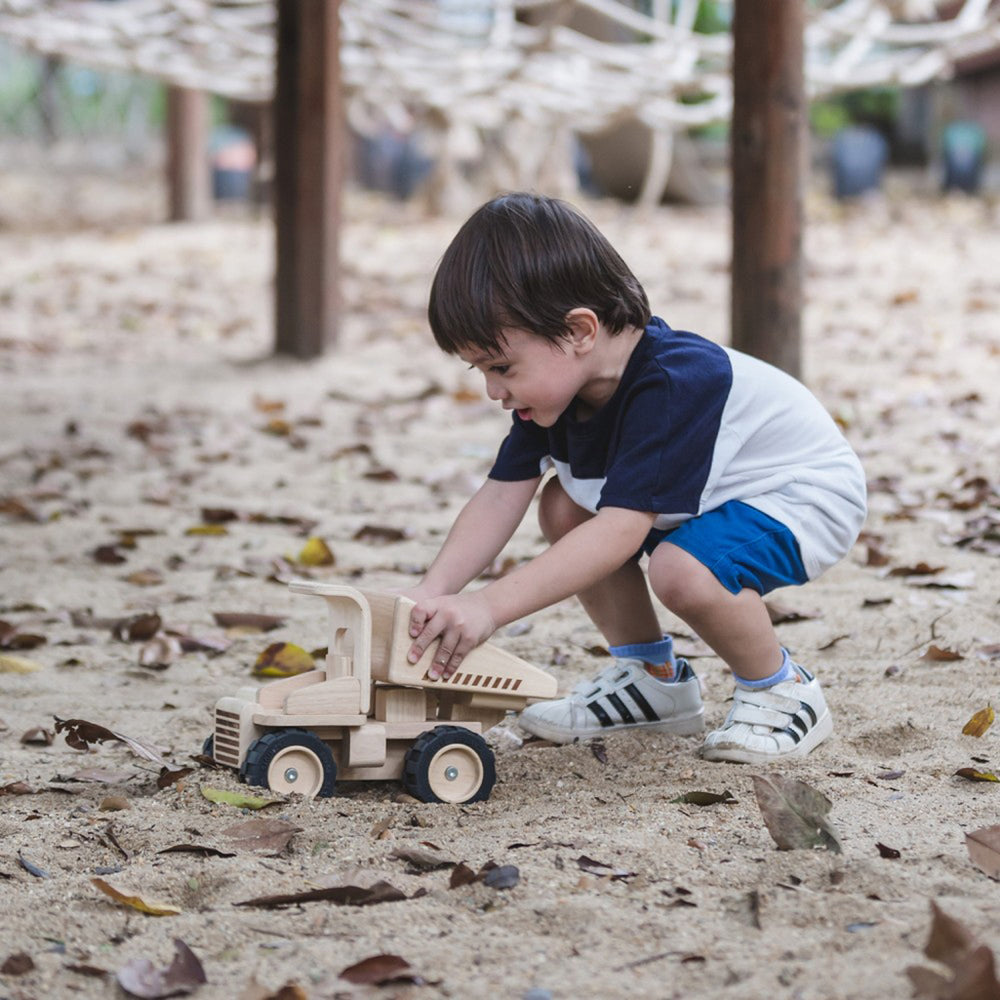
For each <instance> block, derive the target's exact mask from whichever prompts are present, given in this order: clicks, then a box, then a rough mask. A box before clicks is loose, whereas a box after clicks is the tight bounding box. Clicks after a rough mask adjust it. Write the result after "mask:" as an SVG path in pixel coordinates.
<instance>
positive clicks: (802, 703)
mask: <svg viewBox="0 0 1000 1000" xmlns="http://www.w3.org/2000/svg"><path fill="white" fill-rule="evenodd" d="M799 704H800V705H801V706H802V707H803V708H804V709H805V710H806V711H807V712H808V713H809V718H810V719H812V725H814V726H815V725H816V722H817V719H816V713H815V712H814V711H813V709H812V705H807V704H806V703H805V702H804V701H800V702H799Z"/></svg>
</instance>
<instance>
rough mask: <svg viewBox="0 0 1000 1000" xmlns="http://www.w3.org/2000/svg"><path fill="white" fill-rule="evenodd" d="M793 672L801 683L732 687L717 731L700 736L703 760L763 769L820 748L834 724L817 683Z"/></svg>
mask: <svg viewBox="0 0 1000 1000" xmlns="http://www.w3.org/2000/svg"><path fill="white" fill-rule="evenodd" d="M795 669H796V670H797V671H798V672H799V676H800V677H801V678H802V679H801V680H800V681H782V682H781V683H780V684H775V685H774V687H769V688H757V689H752V688H745V687H740V686H739V685H737V686H736V692H735V693H734V695H733V707H732V708H731V709H730V710H729V715H727V716H726V721H725V722H724V723H723V724H722V728H721V729H717V730H716V731H715V732H712V733H709V734H708V735H707V736H706V737H705V743H704V745H703V746H702V748H701V755H702V757H704V758H705V759H706V760H731V761H736V762H738V763H741V764H767V763H768V762H770V761H773V760H785V759H786V758H788V757H804V756H805V755H806V754H807V753H809V751H810V750H812V749H813V748H814V747H817V746H819V744H820V743H822V742H823V740H825V739H826V738H827V737H828V736H829V735H830V733H832V732H833V719H832V718H831V717H830V711H829V709H828V708H827V707H826V699H825V698H824V697H823V692H822V691H821V690H820V686H819V681H818V680H816V678H815V677H814V676H813V675H812V674H811V673H809V671H808V670H803V668H802V667H800V666H796V668H795Z"/></svg>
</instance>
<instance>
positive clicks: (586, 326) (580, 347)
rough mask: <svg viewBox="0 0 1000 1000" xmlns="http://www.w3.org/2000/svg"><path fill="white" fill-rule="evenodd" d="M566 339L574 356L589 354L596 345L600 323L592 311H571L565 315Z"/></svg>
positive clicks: (581, 309)
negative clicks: (567, 330)
mask: <svg viewBox="0 0 1000 1000" xmlns="http://www.w3.org/2000/svg"><path fill="white" fill-rule="evenodd" d="M566 326H567V327H568V328H569V334H568V336H567V339H568V340H569V342H570V344H572V346H573V351H574V353H576V354H589V353H590V352H591V351H592V350H593V349H594V345H595V344H596V343H597V334H598V332H599V331H600V329H601V321H600V320H599V319H598V318H597V314H596V313H595V312H594V310H593V309H584V308H580V309H571V310H570V311H569V312H568V313H566Z"/></svg>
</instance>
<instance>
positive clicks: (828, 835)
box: [753, 774, 841, 854]
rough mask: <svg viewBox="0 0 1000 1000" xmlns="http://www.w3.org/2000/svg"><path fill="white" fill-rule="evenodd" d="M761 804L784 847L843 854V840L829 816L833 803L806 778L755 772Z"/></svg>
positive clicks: (779, 842) (780, 845) (773, 835)
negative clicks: (832, 825) (815, 849)
mask: <svg viewBox="0 0 1000 1000" xmlns="http://www.w3.org/2000/svg"><path fill="white" fill-rule="evenodd" d="M753 788H754V792H755V793H756V795H757V805H758V806H759V807H760V811H761V815H762V816H763V817H764V822H765V823H766V824H767V829H768V832H769V833H770V834H771V837H772V838H773V839H774V842H775V843H776V844H777V845H778V847H779V849H781V850H796V849H799V848H805V849H812V848H816V847H822V848H825V849H826V850H828V851H834V852H835V853H837V854H839V853H840V851H841V848H840V841H839V840H838V839H837V835H836V833H835V832H834V830H833V828H832V827H831V826H830V824H829V821H828V820H827V818H826V817H827V813H829V811H830V808H831V806H832V803H831V802H830V800H829V799H828V798H827V797H826V796H825V795H824V794H823V793H822V792H819V791H817V790H816V789H815V788H813V787H812V786H811V785H807V784H806V783H805V782H804V781H799V780H797V779H794V778H785V777H783V776H782V775H780V774H773V775H767V776H765V775H761V774H755V775H753Z"/></svg>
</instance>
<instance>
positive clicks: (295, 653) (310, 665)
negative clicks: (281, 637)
mask: <svg viewBox="0 0 1000 1000" xmlns="http://www.w3.org/2000/svg"><path fill="white" fill-rule="evenodd" d="M315 668H316V662H315V660H313V658H312V655H311V654H310V653H309V652H307V651H306V650H304V649H303V648H302V647H301V646H296V645H295V643H294V642H272V643H271V645H270V646H268V647H267V649H265V650H264V652H263V653H261V654H260V656H258V657H257V661H256V662H255V663H254V665H253V674H254V676H255V677H292V676H293V675H295V674H304V673H307V672H308V671H310V670H314V669H315Z"/></svg>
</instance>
